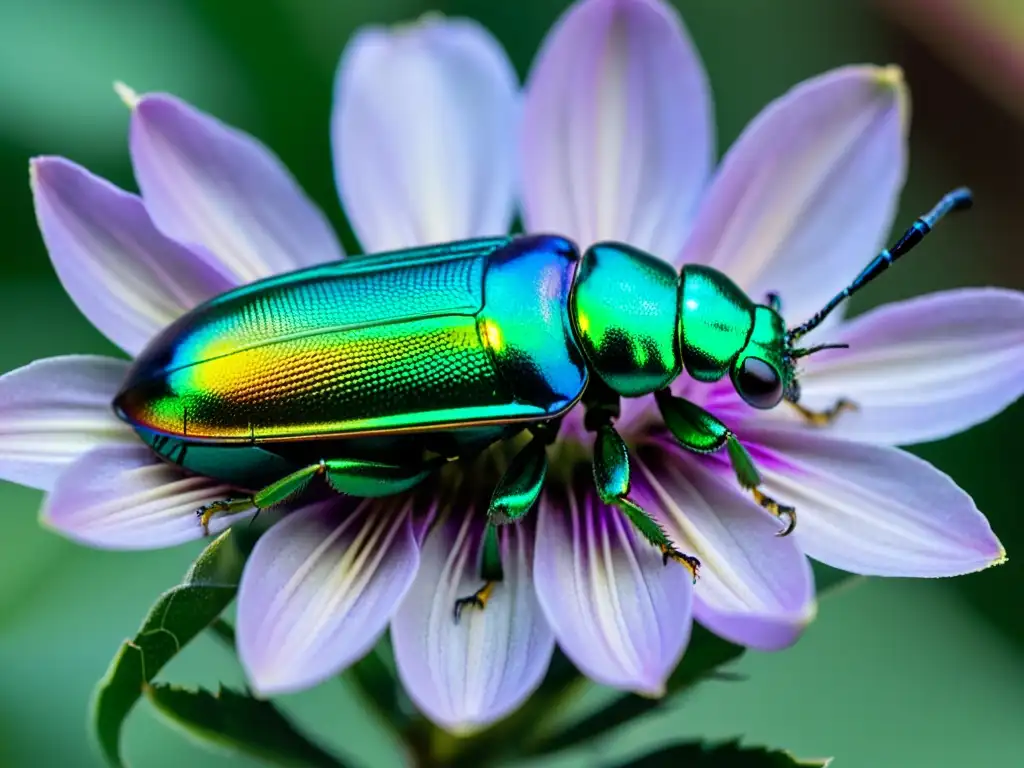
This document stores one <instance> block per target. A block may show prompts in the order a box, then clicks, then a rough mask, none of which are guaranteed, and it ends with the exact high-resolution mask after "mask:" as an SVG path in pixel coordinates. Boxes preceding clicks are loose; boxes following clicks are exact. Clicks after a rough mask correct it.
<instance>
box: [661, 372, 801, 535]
mask: <svg viewBox="0 0 1024 768" xmlns="http://www.w3.org/2000/svg"><path fill="white" fill-rule="evenodd" d="M655 399H656V400H657V403H658V408H659V409H660V410H661V416H662V418H663V419H664V420H665V426H666V427H668V431H669V432H671V433H672V436H673V437H675V439H676V440H677V441H678V442H679V444H680V445H681V446H683V448H685V449H686V450H688V451H692V452H693V453H714V452H716V451H719V450H721V449H722V448H725V449H726V451H727V453H728V455H729V463H730V464H731V465H732V468H733V471H734V472H735V473H736V480H737V481H739V484H740V486H742V487H743V489H744V490H746V491H749V492H750V493H751V495H752V496H753V497H754V501H756V502H757V503H758V504H760V505H761V506H762V507H763V508H764V509H766V510H768V511H769V512H771V513H772V514H773V515H775V516H776V517H778V518H779V519H781V520H784V521H785V527H784V528H783V529H782V531H780V532H779V536H788V535H789V534H791V533H792V532H793V529H794V528H796V509H795V508H793V507H791V506H788V505H786V504H780V503H779V502H777V501H775V499H773V498H772V497H771V496H768V495H767V494H766V493H764V492H763V491H761V489H760V486H761V482H762V480H761V473H760V472H758V471H757V466H756V465H755V464H754V460H753V458H751V456H750V454H749V453H748V452H747V449H746V448H744V447H743V444H742V443H741V442H740V441H739V440H737V439H736V435H734V434H733V432H732V430H730V429H729V428H728V427H727V426H726V425H725V424H724V423H723V422H722V421H720V420H719V419H717V418H716V417H715V416H713V415H712V414H710V413H708V412H707V411H705V410H704V409H703V408H701V407H700V406H699V405H695V404H694V403H691V402H690V401H689V400H686V399H684V398H681V397H675V396H674V395H673V394H672V393H671V392H669V391H668V390H667V389H663V390H660V391H658V392H656V393H655Z"/></svg>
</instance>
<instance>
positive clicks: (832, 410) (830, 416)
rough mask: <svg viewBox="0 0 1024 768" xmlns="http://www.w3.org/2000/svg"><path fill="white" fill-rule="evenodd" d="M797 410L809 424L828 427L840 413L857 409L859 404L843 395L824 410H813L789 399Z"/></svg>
mask: <svg viewBox="0 0 1024 768" xmlns="http://www.w3.org/2000/svg"><path fill="white" fill-rule="evenodd" d="M788 402H789V404H790V405H791V406H793V408H795V409H796V412H797V413H799V414H800V415H801V416H802V417H803V418H804V421H806V422H807V423H808V424H813V425H814V426H816V427H827V426H828V425H829V424H831V423H832V422H833V421H835V420H836V419H838V418H839V416H840V414H842V413H843V412H844V411H856V410H857V404H856V403H855V402H853V401H852V400H847V399H846V398H845V397H841V398H839V399H838V400H836V401H835V402H834V403H833V404H832V405H831V406H829V407H828V408H826V409H825V410H823V411H812V410H811V409H810V408H805V407H804V406H802V405H800V404H799V403H794V402H792V401H788Z"/></svg>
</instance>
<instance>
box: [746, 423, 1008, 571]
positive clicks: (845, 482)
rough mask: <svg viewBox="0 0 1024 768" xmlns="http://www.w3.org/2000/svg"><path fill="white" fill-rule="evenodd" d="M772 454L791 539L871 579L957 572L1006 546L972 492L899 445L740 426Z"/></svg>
mask: <svg viewBox="0 0 1024 768" xmlns="http://www.w3.org/2000/svg"><path fill="white" fill-rule="evenodd" d="M743 436H744V438H745V439H749V440H752V441H755V442H757V443H759V444H761V445H762V446H764V447H765V448H766V449H767V452H769V453H770V454H771V455H772V456H773V457H774V460H772V461H766V462H763V463H762V464H761V465H760V469H761V474H762V475H763V477H764V479H765V487H766V491H767V492H768V493H769V494H771V495H772V496H774V497H775V498H776V499H778V500H779V501H781V502H784V503H787V504H793V505H794V506H795V507H796V508H797V515H798V520H799V522H798V524H797V528H796V531H795V533H794V534H793V536H795V537H796V539H797V541H798V543H799V544H800V546H801V547H802V548H803V550H804V552H806V553H807V554H808V555H810V556H811V557H813V558H815V559H816V560H820V561H822V562H823V563H827V564H828V565H831V566H834V567H836V568H841V569H842V570H844V571H850V572H852V573H862V574H865V575H868V576H920V577H927V578H934V577H939V576H956V575H960V574H964V573H971V572H973V571H978V570H981V569H982V568H987V567H988V566H990V565H994V564H996V563H999V562H1002V560H1004V559H1005V557H1006V553H1005V551H1004V550H1003V547H1002V545H1001V544H1000V543H999V540H998V539H997V538H996V537H995V534H993V533H992V529H991V527H990V526H989V524H988V521H987V520H986V519H985V517H984V515H982V514H981V513H980V512H979V511H978V509H977V507H975V505H974V502H973V501H972V499H971V497H970V496H968V495H967V494H966V493H964V492H963V491H962V490H961V489H960V488H958V487H957V485H956V483H954V482H953V481H952V480H951V479H950V478H949V477H948V476H946V475H945V474H943V473H942V472H940V471H939V470H937V469H935V468H934V467H933V466H931V465H930V464H929V463H928V462H926V461H922V460H921V459H919V458H917V457H915V456H912V455H910V454H909V453H904V452H903V451H900V450H898V449H896V448H888V447H883V446H872V445H864V444H861V443H855V442H852V441H848V440H837V439H831V438H828V437H825V436H824V435H816V434H812V433H809V432H806V431H804V432H795V431H773V430H771V429H769V428H760V429H755V428H750V429H747V428H744V432H743Z"/></svg>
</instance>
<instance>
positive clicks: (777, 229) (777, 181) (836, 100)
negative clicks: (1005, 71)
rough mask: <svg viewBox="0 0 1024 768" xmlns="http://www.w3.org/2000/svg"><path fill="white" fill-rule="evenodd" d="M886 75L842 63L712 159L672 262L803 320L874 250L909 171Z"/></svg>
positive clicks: (900, 102)
mask: <svg viewBox="0 0 1024 768" xmlns="http://www.w3.org/2000/svg"><path fill="white" fill-rule="evenodd" d="M907 101H908V96H907V90H906V86H905V85H904V83H903V77H902V74H901V73H900V71H899V70H898V69H897V68H895V67H888V68H884V69H883V68H878V67H868V66H858V67H845V68H842V69H838V70H833V71H832V72H828V73H826V74H824V75H821V76H819V77H816V78H813V79H811V80H808V81H805V82H803V83H801V84H800V85H798V86H797V87H796V88H794V89H793V90H792V91H790V92H789V93H787V94H786V95H785V96H783V97H782V98H780V99H778V100H777V101H775V102H774V103H772V104H770V105H769V106H768V107H767V108H766V109H765V110H764V111H762V112H761V114H760V115H759V116H758V117H757V118H756V119H755V120H754V121H753V122H752V123H751V124H750V125H749V126H748V127H747V129H746V130H745V131H744V132H743V135H742V136H740V138H739V139H738V140H737V142H736V144H734V145H733V147H732V148H731V149H730V150H729V153H728V154H727V155H726V157H725V159H724V160H723V162H722V167H721V169H720V170H719V172H718V176H717V177H716V178H715V180H714V181H713V182H712V185H711V188H710V190H709V191H708V194H707V196H706V197H705V199H704V204H703V206H702V208H701V210H700V213H699V214H698V215H697V221H696V222H695V224H694V231H693V236H692V237H691V238H690V241H689V242H688V243H687V244H686V248H685V249H683V252H682V257H681V262H682V263H689V262H698V263H703V264H710V265H711V266H713V267H715V268H717V269H720V270H722V271H723V272H725V273H726V274H727V275H729V276H730V277H731V278H732V279H733V280H735V281H736V283H737V284H738V285H739V286H740V287H741V288H743V289H744V290H746V291H747V293H748V294H749V295H750V296H751V297H752V298H754V299H755V300H757V301H761V300H762V298H763V296H764V295H765V294H766V293H767V292H768V291H778V292H779V293H780V294H781V296H782V299H783V311H784V312H785V314H786V317H787V318H788V319H790V320H791V321H792V322H794V323H796V322H801V321H803V320H806V319H807V317H808V316H810V315H811V314H812V313H813V312H815V311H816V310H818V309H819V308H821V306H822V305H823V304H824V303H825V301H826V300H827V299H829V298H830V297H831V296H832V295H833V294H835V293H836V292H837V291H839V290H840V289H842V288H843V286H844V285H846V283H848V282H849V281H850V280H851V279H852V278H853V277H854V276H855V275H856V274H857V272H858V271H859V270H860V269H861V268H862V267H863V266H865V265H866V264H867V262H868V260H869V259H870V258H871V257H872V256H873V255H874V254H875V253H876V252H877V251H878V250H879V248H880V247H881V245H882V243H883V239H884V237H885V236H886V234H887V233H888V231H889V227H890V225H891V223H892V218H893V215H894V213H895V209H896V202H897V196H898V194H899V191H900V188H901V187H902V185H903V178H904V174H905V172H906V165H907V146H906V144H907V125H908V119H909V118H908V111H909V110H908V107H907Z"/></svg>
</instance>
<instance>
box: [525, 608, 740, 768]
mask: <svg viewBox="0 0 1024 768" xmlns="http://www.w3.org/2000/svg"><path fill="white" fill-rule="evenodd" d="M744 650H745V649H744V648H743V647H742V646H739V645H733V644H732V643H730V642H728V641H726V640H722V639H721V638H720V637H717V636H716V635H713V634H712V633H711V632H709V631H708V630H706V629H704V627H702V626H700V625H699V624H694V626H693V635H692V636H691V638H690V644H689V646H688V647H687V649H686V654H685V655H684V656H683V659H682V661H681V662H680V663H679V666H678V667H676V669H675V671H674V672H673V673H672V676H671V677H670V678H669V679H668V682H667V683H666V685H665V696H664V697H663V698H660V699H650V698H646V697H643V696H637V695H635V694H627V695H624V696H621V697H620V698H618V699H615V701H613V702H612V703H611V704H609V705H608V706H606V707H604V708H603V709H599V710H598V711H597V712H594V713H593V714H591V715H589V716H588V717H584V718H583V719H582V720H578V721H576V722H574V723H571V724H569V725H568V726H567V727H565V728H564V729H563V730H560V731H556V732H555V733H553V734H548V735H545V736H542V737H541V738H540V739H539V740H538V741H536V742H534V743H533V744H531V745H530V746H528V747H527V749H526V750H525V752H524V753H525V754H527V755H543V754H549V753H551V752H559V751H561V750H563V749H568V748H570V747H574V746H576V745H577V744H580V743H582V742H585V741H589V740H590V739H592V738H594V737H595V736H597V735H604V734H607V733H608V732H609V731H611V730H612V729H614V728H617V727H619V726H620V725H622V724H623V723H626V722H629V721H630V720H632V719H634V718H637V717H640V716H641V715H645V714H647V713H648V712H650V711H651V710H653V709H657V708H658V707H661V706H664V705H665V703H666V702H667V701H669V700H670V698H671V696H672V694H674V693H679V692H682V691H685V690H688V689H690V688H692V687H693V686H694V685H696V684H697V683H699V682H701V681H702V680H707V679H710V678H713V677H714V676H715V675H716V670H717V669H718V668H719V667H721V666H722V665H723V664H728V663H729V662H731V661H735V660H736V659H738V658H739V657H740V656H742V655H743V652H744Z"/></svg>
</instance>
